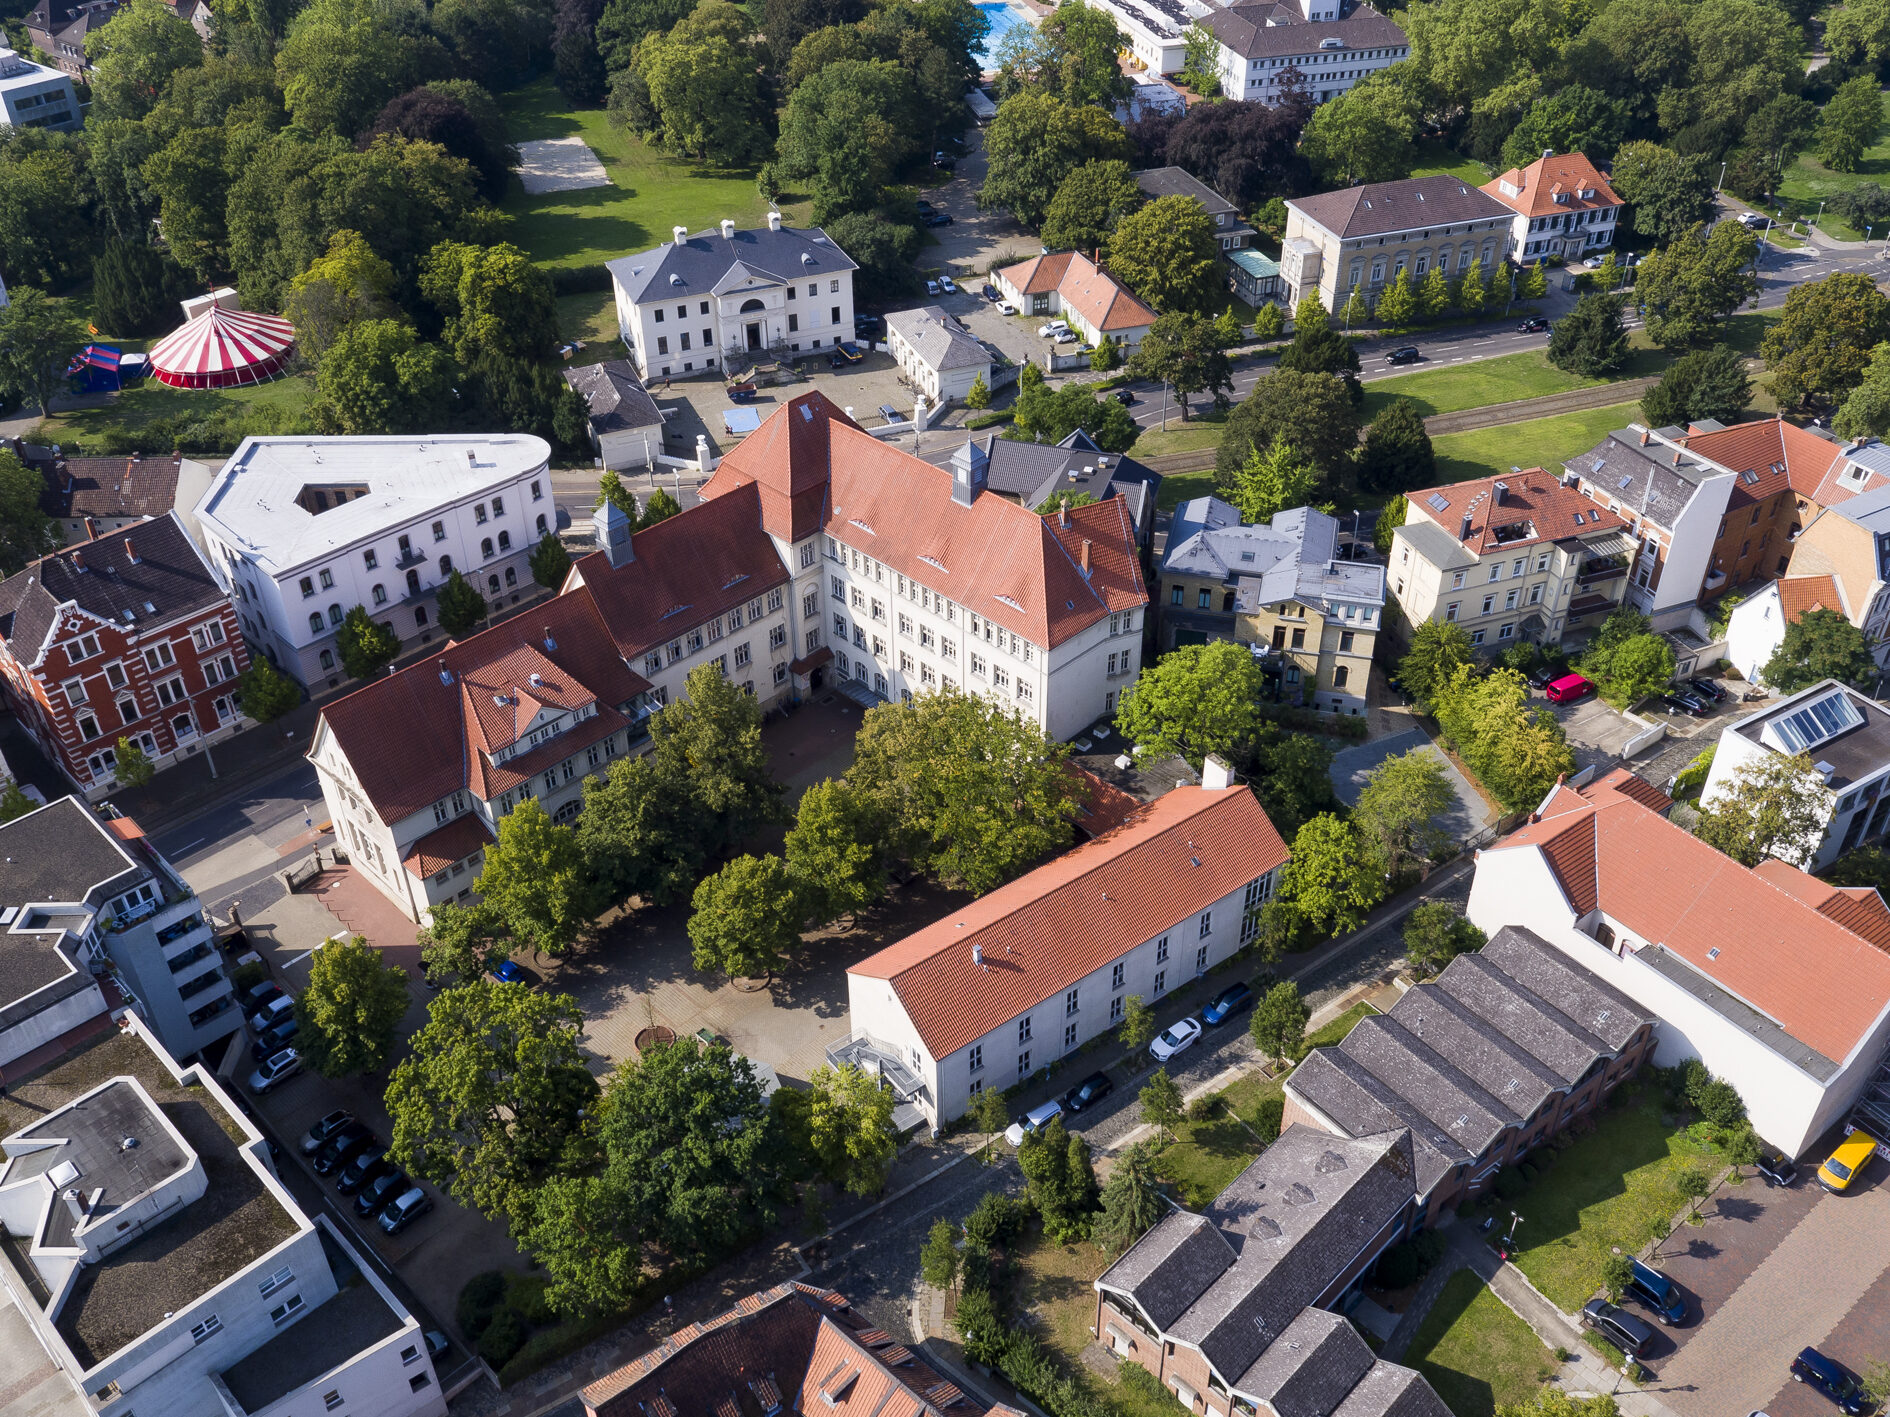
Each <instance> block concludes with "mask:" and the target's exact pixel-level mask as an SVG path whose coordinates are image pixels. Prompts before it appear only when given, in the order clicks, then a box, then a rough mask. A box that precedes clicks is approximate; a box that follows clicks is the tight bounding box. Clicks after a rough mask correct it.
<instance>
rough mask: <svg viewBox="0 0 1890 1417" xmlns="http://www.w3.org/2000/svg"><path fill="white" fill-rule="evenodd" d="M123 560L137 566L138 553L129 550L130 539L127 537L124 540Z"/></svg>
mask: <svg viewBox="0 0 1890 1417" xmlns="http://www.w3.org/2000/svg"><path fill="white" fill-rule="evenodd" d="M125 559H126V560H127V561H129V562H131V564H132V565H134V566H135V565H137V564H138V553H137V552H136V551H134V550H132V549H131V538H130V537H128V536H127V537H126V538H125Z"/></svg>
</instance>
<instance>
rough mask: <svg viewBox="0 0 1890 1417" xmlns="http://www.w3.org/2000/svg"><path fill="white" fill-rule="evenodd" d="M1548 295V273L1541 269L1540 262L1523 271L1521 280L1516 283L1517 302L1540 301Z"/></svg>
mask: <svg viewBox="0 0 1890 1417" xmlns="http://www.w3.org/2000/svg"><path fill="white" fill-rule="evenodd" d="M1548 293H1549V277H1548V273H1547V272H1546V271H1544V270H1543V269H1542V262H1541V261H1540V260H1538V261H1537V262H1536V263H1535V264H1534V265H1532V266H1531V267H1529V269H1528V270H1526V271H1524V272H1523V273H1522V278H1521V279H1520V280H1518V281H1517V282H1516V298H1517V299H1519V300H1540V299H1542V298H1543V296H1545V295H1547V294H1548Z"/></svg>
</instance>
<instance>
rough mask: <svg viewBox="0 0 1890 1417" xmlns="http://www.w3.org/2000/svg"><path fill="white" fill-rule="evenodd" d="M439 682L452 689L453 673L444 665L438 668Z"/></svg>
mask: <svg viewBox="0 0 1890 1417" xmlns="http://www.w3.org/2000/svg"><path fill="white" fill-rule="evenodd" d="M440 682H441V683H442V684H444V685H446V687H447V688H449V689H450V688H452V687H453V671H452V670H450V669H448V668H447V667H446V666H445V665H444V664H442V665H441V666H440Z"/></svg>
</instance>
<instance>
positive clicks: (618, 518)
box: [591, 501, 637, 566]
mask: <svg viewBox="0 0 1890 1417" xmlns="http://www.w3.org/2000/svg"><path fill="white" fill-rule="evenodd" d="M591 528H592V532H593V534H594V535H595V536H596V538H597V549H598V550H599V551H602V552H603V553H604V555H605V556H606V557H608V558H609V560H610V564H611V565H612V566H626V565H628V564H629V563H630V562H632V561H634V560H636V559H637V556H636V550H635V548H634V547H632V545H631V544H630V518H629V517H628V516H626V515H625V514H624V510H623V508H622V507H619V506H618V505H617V504H616V503H615V502H611V501H603V502H599V503H598V504H597V510H596V511H595V512H592V513H591Z"/></svg>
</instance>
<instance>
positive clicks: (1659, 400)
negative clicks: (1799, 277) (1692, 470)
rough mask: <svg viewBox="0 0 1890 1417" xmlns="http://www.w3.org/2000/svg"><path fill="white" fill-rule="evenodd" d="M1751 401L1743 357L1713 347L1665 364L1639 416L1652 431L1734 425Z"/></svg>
mask: <svg viewBox="0 0 1890 1417" xmlns="http://www.w3.org/2000/svg"><path fill="white" fill-rule="evenodd" d="M1794 293H1796V292H1795V291H1794ZM1751 397H1752V379H1751V376H1750V375H1748V374H1747V373H1746V357H1745V356H1744V355H1743V354H1741V353H1740V352H1739V351H1738V350H1736V349H1733V348H1731V347H1729V346H1727V345H1723V344H1716V345H1714V346H1712V347H1711V348H1710V349H1696V350H1692V351H1691V352H1689V353H1687V354H1683V355H1681V356H1680V357H1679V358H1678V359H1676V360H1674V362H1673V363H1671V364H1669V365H1668V366H1667V370H1666V372H1665V373H1664V374H1662V375H1661V376H1660V382H1659V383H1658V384H1656V385H1654V387H1653V388H1651V389H1649V390H1648V391H1647V392H1646V393H1644V394H1642V395H1641V412H1642V413H1643V414H1645V415H1646V416H1647V422H1648V426H1649V427H1653V428H1665V427H1667V426H1668V425H1669V424H1678V425H1680V426H1681V427H1685V426H1686V425H1687V424H1689V423H1698V422H1700V421H1701V420H1703V419H1708V418H1716V419H1718V420H1719V421H1720V422H1722V423H1737V422H1738V421H1739V416H1740V415H1741V414H1742V413H1744V412H1745V408H1746V401H1747V400H1748V399H1750V398H1751Z"/></svg>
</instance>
